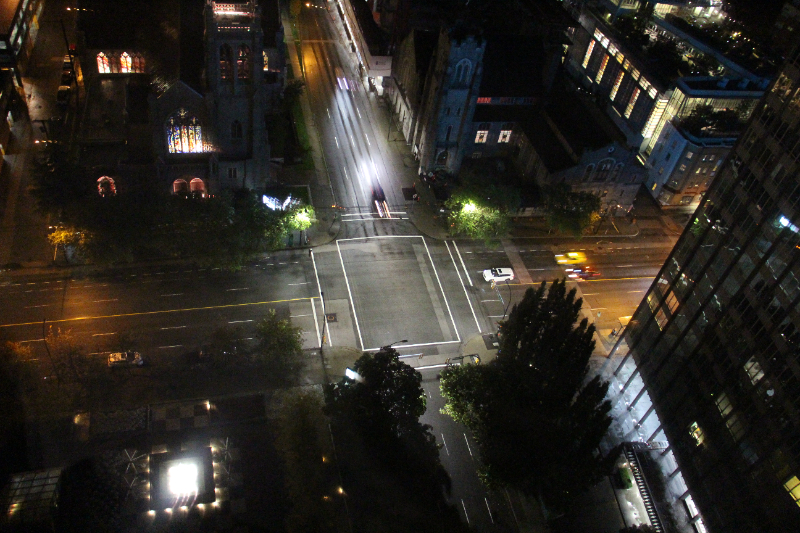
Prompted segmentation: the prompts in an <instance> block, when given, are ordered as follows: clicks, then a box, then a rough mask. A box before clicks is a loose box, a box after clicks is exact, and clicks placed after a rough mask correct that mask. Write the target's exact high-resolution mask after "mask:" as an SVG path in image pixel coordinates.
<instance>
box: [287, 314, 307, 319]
mask: <svg viewBox="0 0 800 533" xmlns="http://www.w3.org/2000/svg"><path fill="white" fill-rule="evenodd" d="M301 316H311V315H310V314H308V315H289V318H300V317H301Z"/></svg>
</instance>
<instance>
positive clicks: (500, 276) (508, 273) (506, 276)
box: [483, 268, 514, 282]
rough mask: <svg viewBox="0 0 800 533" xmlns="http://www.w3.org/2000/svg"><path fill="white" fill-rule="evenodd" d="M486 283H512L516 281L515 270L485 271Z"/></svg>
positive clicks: (492, 269)
mask: <svg viewBox="0 0 800 533" xmlns="http://www.w3.org/2000/svg"><path fill="white" fill-rule="evenodd" d="M483 279H485V280H486V281H494V282H498V281H511V280H512V279H514V270H512V269H510V268H489V269H486V270H484V271H483Z"/></svg>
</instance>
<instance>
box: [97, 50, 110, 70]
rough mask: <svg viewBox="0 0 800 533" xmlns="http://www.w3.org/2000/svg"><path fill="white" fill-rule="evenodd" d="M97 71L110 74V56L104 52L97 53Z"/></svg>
mask: <svg viewBox="0 0 800 533" xmlns="http://www.w3.org/2000/svg"><path fill="white" fill-rule="evenodd" d="M97 72H99V73H100V74H110V73H111V67H109V65H108V56H106V55H105V54H104V53H103V52H100V53H99V54H97Z"/></svg>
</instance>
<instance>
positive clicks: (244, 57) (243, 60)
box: [236, 44, 251, 80]
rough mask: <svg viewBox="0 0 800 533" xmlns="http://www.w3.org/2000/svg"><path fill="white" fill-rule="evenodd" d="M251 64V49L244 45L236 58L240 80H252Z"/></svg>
mask: <svg viewBox="0 0 800 533" xmlns="http://www.w3.org/2000/svg"><path fill="white" fill-rule="evenodd" d="M250 62H251V60H250V47H249V46H246V45H244V44H243V45H242V46H240V47H239V54H238V55H237V57H236V73H237V76H238V77H239V79H240V80H249V79H250V68H251V64H250Z"/></svg>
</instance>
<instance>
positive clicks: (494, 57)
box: [478, 35, 545, 97]
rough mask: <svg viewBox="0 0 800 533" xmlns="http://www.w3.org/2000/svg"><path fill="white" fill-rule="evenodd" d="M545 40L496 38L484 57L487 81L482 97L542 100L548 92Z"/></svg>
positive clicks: (481, 92) (487, 46)
mask: <svg viewBox="0 0 800 533" xmlns="http://www.w3.org/2000/svg"><path fill="white" fill-rule="evenodd" d="M544 55H545V54H544V50H543V49H542V45H541V40H539V39H535V38H532V37H522V36H513V35H509V36H501V35H492V36H491V37H488V38H487V42H486V51H485V52H484V55H483V79H482V80H481V88H480V90H479V94H478V96H482V97H503V96H508V97H517V96H520V97H524V96H538V95H541V94H542V92H543V91H544V88H543V83H542V82H543V80H542V78H543V76H544V65H543V62H542V59H543V57H544Z"/></svg>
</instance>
